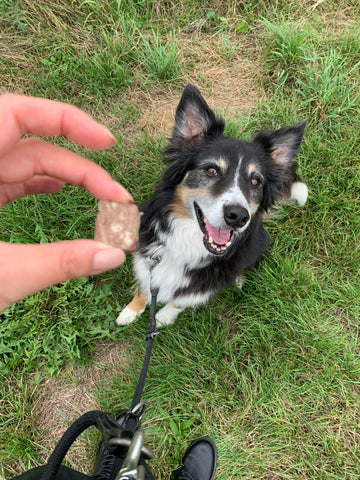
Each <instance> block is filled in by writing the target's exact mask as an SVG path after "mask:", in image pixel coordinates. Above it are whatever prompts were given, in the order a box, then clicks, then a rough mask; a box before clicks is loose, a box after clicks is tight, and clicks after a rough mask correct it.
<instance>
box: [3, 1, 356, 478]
mask: <svg viewBox="0 0 360 480" xmlns="http://www.w3.org/2000/svg"><path fill="white" fill-rule="evenodd" d="M359 20H360V9H359V5H358V2H356V1H353V0H346V1H345V2H333V1H326V2H310V1H306V2H303V1H299V0H290V1H286V2H285V1H282V0H277V1H276V2H258V1H246V2H242V1H241V2H238V1H235V0H234V1H233V0H231V1H225V0H224V1H223V0H217V1H215V0H214V1H207V2H203V1H202V0H201V1H200V0H195V1H194V0H191V1H190V0H170V1H167V2H160V1H158V0H151V1H150V0H146V1H140V0H136V1H128V0H121V1H115V0H114V1H112V0H103V1H100V0H85V1H82V2H80V1H79V2H78V1H71V2H70V1H67V0H61V1H59V2H48V1H47V0H39V1H37V2H31V1H30V0H22V1H18V2H13V1H11V0H3V1H2V2H0V39H1V41H0V78H1V84H0V87H1V91H5V90H10V91H14V92H20V93H25V94H28V95H37V96H41V97H49V98H54V99H57V100H61V101H68V102H71V103H74V104H76V105H78V106H80V107H82V108H84V109H86V110H87V111H88V112H89V113H91V114H92V115H94V117H95V118H97V119H98V120H99V121H102V122H103V123H105V124H106V125H107V126H108V127H109V128H110V129H111V130H112V131H113V132H114V133H115V135H116V137H117V140H118V142H117V145H116V146H115V147H113V148H111V149H109V150H107V151H106V152H91V151H88V150H86V149H83V148H80V147H76V146H73V145H71V144H70V142H67V141H66V140H64V139H56V140H53V141H56V142H57V143H59V144H60V145H62V146H66V147H69V148H73V149H75V150H76V151H77V152H79V153H81V154H83V155H86V156H87V157H88V158H90V159H91V160H93V161H95V162H97V163H99V164H100V165H101V166H103V167H104V168H106V169H107V170H108V171H109V172H110V173H111V175H112V176H113V177H114V178H116V179H118V180H119V181H121V182H122V183H123V184H124V186H125V187H126V188H128V189H129V190H130V191H131V193H132V194H133V196H134V198H135V201H136V202H137V203H140V202H141V201H143V200H144V199H145V198H147V197H148V196H149V195H150V194H151V192H152V190H153V187H154V184H155V183H156V181H157V179H158V178H159V175H160V172H161V170H162V168H163V165H162V162H161V160H162V153H161V152H162V149H163V147H164V145H165V137H166V135H167V134H165V133H164V134H163V135H160V134H153V133H152V132H151V131H150V130H148V129H147V126H146V123H145V122H144V111H145V110H146V109H149V108H150V109H153V108H155V117H156V116H157V115H158V114H160V113H159V111H158V110H156V107H157V105H158V104H160V103H161V102H164V99H167V101H168V104H169V105H171V106H172V107H173V106H174V105H175V104H176V100H177V99H178V98H179V97H180V95H181V87H182V86H184V85H185V84H186V83H187V82H188V81H192V82H196V83H197V82H198V83H199V84H200V87H202V89H203V93H204V96H205V97H206V98H207V99H208V100H209V103H210V105H211V106H213V105H212V102H215V103H216V101H217V99H219V98H221V102H223V104H222V107H221V106H220V108H224V109H226V107H227V106H229V109H228V111H227V113H226V117H227V118H226V120H227V124H226V132H227V133H228V134H230V135H233V136H237V137H241V138H245V139H250V138H251V137H252V136H253V135H254V134H255V133H256V132H257V131H258V130H259V129H260V128H261V127H270V128H277V127H280V126H281V125H283V124H293V123H297V122H299V121H301V120H303V119H305V118H306V119H307V128H306V132H305V138H304V143H303V145H302V147H301V150H300V153H299V156H298V163H299V172H300V174H301V177H302V178H303V179H304V181H306V183H307V184H308V186H309V192H310V194H309V200H308V202H307V204H306V205H305V206H304V207H303V208H300V207H299V206H297V205H293V204H290V205H281V206H279V207H278V208H276V209H275V211H274V213H273V214H272V215H271V216H270V217H269V218H267V219H266V221H265V223H266V229H267V230H268V232H269V234H270V236H271V238H272V243H271V246H270V248H269V249H268V251H267V253H266V255H265V256H264V258H263V261H262V262H261V263H260V265H259V266H258V267H257V268H256V269H254V270H252V271H251V272H249V274H248V276H247V279H246V282H245V284H244V287H243V289H242V291H239V290H238V289H237V288H236V287H235V286H234V287H230V288H228V289H226V290H224V291H222V292H219V293H218V294H217V295H216V296H215V297H214V298H213V299H211V301H210V302H209V303H208V304H207V305H205V306H203V307H198V308H196V309H194V310H191V309H189V310H188V311H185V312H184V313H183V314H182V315H181V317H180V318H179V320H178V321H177V322H176V324H174V325H173V326H171V327H169V328H166V329H164V330H163V331H162V332H161V335H160V336H159V337H158V338H157V340H156V344H155V347H154V355H153V357H152V361H151V366H150V370H149V376H148V381H147V384H146V388H145V395H144V399H145V400H146V402H147V404H148V408H147V411H146V414H145V416H144V424H143V426H144V428H145V432H146V434H147V437H146V442H147V444H148V445H150V446H151V447H152V448H153V449H154V451H155V454H156V457H155V458H156V460H155V461H154V462H153V464H152V468H153V470H154V471H155V473H156V475H157V478H169V474H170V471H171V469H173V468H175V466H176V465H177V461H178V459H179V457H180V455H181V453H182V452H183V450H184V449H185V447H186V446H187V444H188V443H189V442H190V440H192V439H193V438H195V437H197V436H200V435H205V434H206V435H210V436H212V437H213V438H214V439H215V441H216V444H217V446H218V451H219V464H218V470H217V477H216V478H222V479H223V478H225V479H229V480H230V479H235V478H236V479H239V478H244V479H245V478H246V479H249V480H250V479H254V480H255V479H266V478H267V479H270V478H271V479H274V480H280V479H283V480H285V479H288V480H305V479H306V480H319V479H322V480H340V479H341V480H343V479H347V480H355V479H357V478H359V475H360V463H359V453H358V452H359V445H360V435H359V432H360V427H359V425H360V415H359V404H360V363H359V361H360V358H359V348H360V343H359V331H360V330H359V329H360V324H359V321H360V320H359V319H360V302H359V298H360V272H359V265H360V247H359V238H360V220H359V219H360V216H359V205H360V193H359V192H360V168H359V157H360V145H359V131H360V113H359V112H360V111H359V91H360V89H359V81H360V76H359V61H360V55H359V51H360V50H359V35H360V31H359ZM243 60H246V62H249V63H251V65H252V66H253V69H252V70H251V72H252V75H253V77H254V78H251V81H252V83H251V87H252V89H253V90H255V91H256V92H257V96H256V101H254V102H253V104H252V105H250V106H248V107H247V108H246V109H244V110H242V111H237V110H236V109H234V108H233V104H236V105H237V104H238V100H239V99H235V98H233V97H231V93H226V94H225V91H226V92H231V88H230V89H229V88H228V87H229V85H230V86H232V85H233V86H234V88H235V85H236V82H238V81H241V78H242V77H241V76H239V77H238V76H236V75H235V76H234V77H232V78H230V79H228V78H227V77H226V72H227V71H231V72H232V73H234V72H236V73H237V72H238V73H239V75H240V74H243V73H244V72H243V69H244V68H245V67H244V65H246V63H242V62H243ZM217 68H218V71H219V75H218V77H217V78H216V81H215V82H214V77H211V75H210V73H209V72H214V71H216V69H217ZM254 72H255V73H254ZM245 73H246V72H245ZM239 78H240V80H239ZM214 85H215V87H214ZM219 85H222V86H223V88H222V87H221V88H220V87H219ZM222 90H224V91H222ZM248 96H249V95H248V94H247V92H245V93H244V98H242V99H241V100H243V101H244V103H245V101H246V100H248ZM223 97H226V98H223ZM229 97H230V98H229ZM235 100H236V101H235ZM240 103H241V102H240ZM162 104H164V103H162ZM215 106H216V107H217V108H219V103H217V105H215ZM169 109H170V108H169ZM165 113H167V112H165ZM169 118H170V117H169ZM171 121H172V120H171ZM169 122H170V120H169ZM169 128H170V130H171V126H170V125H169ZM95 215H96V202H95V201H94V199H92V198H91V196H90V195H89V194H87V193H86V192H84V191H82V190H80V189H78V188H75V187H71V186H67V187H65V189H64V190H63V191H61V192H58V193H56V194H54V195H51V196H43V195H40V196H36V197H26V198H24V199H21V200H19V201H16V202H14V203H13V204H11V205H6V206H4V207H3V208H2V210H1V211H0V224H1V240H2V241H11V242H18V243H28V242H32V243H36V242H49V241H55V240H65V239H70V238H91V237H92V236H93V225H94V221H95ZM132 283H133V278H132V273H131V259H130V258H129V259H127V261H126V263H125V264H124V265H123V267H122V268H120V269H119V270H118V271H111V272H108V273H106V274H103V275H100V276H98V277H96V278H82V279H78V280H74V281H70V282H66V283H64V284H60V285H56V286H54V287H52V288H50V289H47V290H46V291H44V292H40V293H37V294H35V295H32V296H31V297H29V298H27V299H25V300H23V301H21V302H19V303H18V304H16V305H14V306H12V307H10V308H9V309H8V310H6V311H5V312H4V313H3V314H2V315H1V327H0V365H1V369H0V372H1V380H2V381H1V386H0V409H1V412H0V413H1V419H2V428H1V430H0V437H1V438H0V459H1V460H0V477H1V478H4V479H5V478H10V477H11V476H12V475H14V474H16V473H20V472H23V471H24V470H26V469H28V468H30V467H33V466H36V465H39V464H41V463H43V462H44V460H45V458H46V456H47V455H46V452H45V451H44V450H45V449H46V447H45V445H50V444H52V445H55V444H56V442H57V440H58V437H57V436H56V437H55V436H54V435H53V434H52V430H53V426H54V424H58V423H61V422H62V423H63V424H64V430H65V427H66V426H67V425H68V423H69V422H70V421H71V420H73V419H74V418H70V415H68V414H67V412H66V411H65V409H64V408H63V407H62V406H61V403H60V406H58V407H57V412H53V416H54V418H53V419H52V422H53V423H51V422H50V423H49V424H47V425H43V424H41V423H39V422H38V421H37V418H38V417H37V415H36V411H37V408H38V405H39V404H40V400H41V398H42V397H43V395H44V392H45V390H46V389H48V388H49V384H50V383H51V382H50V380H51V379H54V380H56V381H57V382H62V383H64V384H66V386H67V387H68V388H70V389H71V387H72V386H73V387H74V388H75V386H76V385H78V384H81V383H82V382H84V381H85V379H87V378H88V377H89V376H90V377H91V375H93V374H94V371H95V370H96V371H97V370H98V369H100V371H101V375H100V378H99V376H97V377H96V386H94V389H93V390H91V391H89V395H90V396H91V397H93V398H94V400H96V402H97V403H98V407H99V408H100V409H102V410H105V411H109V412H112V413H114V414H115V413H117V412H118V411H119V410H121V409H123V408H127V407H128V405H129V403H130V400H131V397H132V394H133V391H134V388H135V385H136V381H137V377H138V373H139V370H140V366H141V363H142V358H143V352H144V347H145V346H144V341H143V333H144V330H145V328H146V322H147V318H146V317H147V315H146V314H145V315H143V316H142V317H141V319H140V320H139V321H138V322H136V323H135V324H133V325H131V326H129V327H125V328H121V329H120V328H116V326H115V322H114V320H115V318H116V315H117V314H118V312H119V311H120V309H121V308H123V307H124V306H125V305H126V304H127V302H128V301H129V300H130V299H131V296H132V290H131V286H132ZM146 313H148V312H147V311H146ZM112 348H115V349H116V350H121V349H125V351H126V356H125V357H124V360H123V363H120V364H118V365H112V366H111V368H110V367H109V365H108V364H107V363H104V366H103V363H102V361H99V360H98V358H99V355H100V356H101V355H102V356H104V355H105V354H106V353H108V352H109V351H110V350H111V349H112ZM80 372H83V373H80ZM94 378H95V377H94ZM47 393H49V392H47ZM55 394H56V393H54V395H55ZM58 400H59V402H61V398H59V399H58ZM77 411H78V412H79V413H84V412H83V411H82V405H81V402H80V404H79V405H77ZM49 413H51V412H49ZM56 415H58V416H56ZM45 439H46V442H45ZM98 440H99V438H98V436H96V435H95V434H94V435H93V436H91V435H90V437H89V440H88V442H89V443H90V444H91V445H92V447H93V448H86V457H87V458H88V463H87V464H86V465H84V464H83V458H84V456H78V455H77V454H76V452H75V453H74V452H73V453H72V454H71V455H70V456H69V459H68V464H69V465H71V466H73V467H74V468H77V469H79V470H81V471H85V472H88V473H90V472H91V468H92V467H93V464H94V456H95V451H96V446H97V444H98ZM47 453H49V452H47Z"/></svg>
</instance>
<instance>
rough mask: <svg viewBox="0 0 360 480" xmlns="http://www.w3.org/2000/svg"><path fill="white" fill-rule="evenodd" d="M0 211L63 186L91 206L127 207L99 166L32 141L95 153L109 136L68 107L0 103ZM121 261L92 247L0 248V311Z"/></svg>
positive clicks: (116, 253) (27, 100)
mask: <svg viewBox="0 0 360 480" xmlns="http://www.w3.org/2000/svg"><path fill="white" fill-rule="evenodd" d="M0 132H1V135H0V208H1V207H2V206H3V205H4V204H6V203H9V202H11V201H13V200H16V199H18V198H21V197H23V196H24V195H27V194H35V193H52V192H56V191H58V190H60V189H61V188H62V187H63V186H64V185H65V183H66V182H68V183H71V184H73V185H79V186H82V187H85V188H86V189H87V190H88V191H89V192H90V193H91V194H92V195H93V196H94V197H96V198H97V199H99V200H100V199H104V200H112V201H115V202H129V201H131V200H132V198H131V196H130V194H129V193H128V192H127V191H126V190H125V189H124V188H123V187H122V186H121V185H120V184H118V183H117V182H115V181H114V180H112V178H111V177H110V175H109V174H108V173H107V172H105V171H104V170H103V169H102V168H101V167H100V166H98V165H97V164H95V163H93V162H91V161H90V160H87V159H86V158H84V157H81V156H80V155H77V154H75V153H74V152H71V151H69V150H67V149H64V148H61V147H58V146H56V145H53V144H50V143H47V142H45V141H44V140H41V139H40V138H35V137H28V138H23V136H24V135H36V136H48V137H50V136H57V135H64V136H65V137H67V138H68V139H69V140H71V141H73V142H76V143H78V144H80V145H83V146H85V147H88V148H91V149H96V150H98V149H99V150H100V149H103V148H107V147H109V146H111V145H113V144H114V143H115V139H114V137H113V136H112V134H111V133H110V132H109V130H107V129H106V128H105V127H103V126H102V125H100V124H99V123H97V122H96V121H95V120H93V119H92V118H91V117H90V116H88V115H87V114H86V113H85V112H83V111H81V110H79V109H77V108H76V107H74V106H71V105H67V104H64V103H60V102H55V101H51V100H46V99H40V98H34V97H24V96H20V95H12V94H5V95H2V96H0ZM124 260H125V253H124V252H123V251H122V250H120V249H114V248H111V247H109V246H107V245H104V244H102V243H99V242H95V241H94V240H67V241H64V242H55V243H49V244H41V245H17V244H8V243H5V242H0V265H1V268H0V311H1V310H4V309H5V308H7V307H8V306H10V305H11V304H12V303H14V302H16V301H18V300H20V299H22V298H24V297H26V296H27V295H29V294H31V293H34V292H36V291H38V290H42V289H43V288H46V287H48V286H50V285H54V284H56V283H59V282H63V281H65V280H69V279H72V278H77V277H82V276H86V275H93V274H97V273H101V272H104V271H106V270H109V269H111V268H115V267H117V266H119V265H120V264H121V263H123V262H124Z"/></svg>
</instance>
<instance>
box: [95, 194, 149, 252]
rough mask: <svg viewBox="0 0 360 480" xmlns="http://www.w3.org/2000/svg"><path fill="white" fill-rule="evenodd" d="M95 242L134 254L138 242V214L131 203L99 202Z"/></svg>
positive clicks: (135, 207)
mask: <svg viewBox="0 0 360 480" xmlns="http://www.w3.org/2000/svg"><path fill="white" fill-rule="evenodd" d="M98 207H99V212H98V215H97V217H96V223H95V235H94V238H95V240H97V241H99V242H102V243H106V244H107V245H110V246H112V247H115V248H121V249H122V250H125V251H126V252H134V251H135V250H136V246H137V243H138V240H139V227H140V213H139V210H138V208H137V206H136V205H134V204H133V203H116V202H110V201H108V200H100V201H99V206H98Z"/></svg>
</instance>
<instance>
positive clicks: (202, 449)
mask: <svg viewBox="0 0 360 480" xmlns="http://www.w3.org/2000/svg"><path fill="white" fill-rule="evenodd" d="M216 462H217V450H216V445H215V443H214V442H213V440H211V438H209V437H201V438H197V439H196V440H194V441H193V442H191V443H190V445H189V446H188V448H187V449H186V451H185V453H184V456H183V458H182V460H181V463H182V465H181V466H180V467H178V468H177V469H176V470H174V471H173V472H172V474H171V477H170V478H171V480H212V479H213V478H214V475H215V469H216Z"/></svg>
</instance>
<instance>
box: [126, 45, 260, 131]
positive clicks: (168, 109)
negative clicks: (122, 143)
mask: <svg viewBox="0 0 360 480" xmlns="http://www.w3.org/2000/svg"><path fill="white" fill-rule="evenodd" d="M236 41H237V42H238V40H236ZM221 42H222V40H221V38H220V37H219V36H217V37H212V36H203V37H202V38H201V41H200V40H198V41H196V40H191V39H189V38H188V37H186V38H182V39H180V40H179V48H180V49H181V51H182V55H183V59H184V60H185V63H186V64H190V65H192V68H187V70H188V73H187V75H186V77H185V79H184V81H183V84H184V86H185V85H186V84H187V83H193V84H195V85H196V86H197V87H198V88H199V89H200V91H201V93H202V95H203V96H204V98H205V100H206V101H207V103H208V105H209V106H210V108H212V109H214V110H215V111H216V112H217V114H219V115H222V116H229V117H232V116H237V115H238V114H239V113H247V112H248V111H249V110H250V109H251V108H254V107H255V106H256V105H257V104H258V102H259V100H260V99H261V91H260V87H259V81H258V79H259V78H260V77H261V73H260V72H261V71H260V64H259V63H260V62H259V60H258V57H257V55H256V48H255V47H254V45H250V44H249V45H244V44H241V45H240V44H238V45H237V44H236V45H237V46H236V48H235V47H234V48H235V51H234V52H233V53H232V56H231V60H230V59H228V58H226V52H225V51H224V49H225V50H226V48H228V49H229V48H231V47H229V44H228V46H227V47H226V46H222V44H221ZM229 42H230V40H229ZM234 42H235V40H234ZM249 51H250V52H252V53H253V54H254V55H253V56H252V55H251V54H250V53H249ZM128 96H129V97H130V98H132V100H133V101H135V102H136V104H137V105H138V106H139V108H140V111H141V112H142V113H141V118H140V127H141V129H142V130H144V131H146V132H147V133H149V134H151V135H153V136H169V135H170V134H171V131H172V128H173V124H174V117H175V111H176V107H177V105H178V103H179V100H180V96H181V90H178V91H177V90H174V91H171V90H170V89H169V88H167V87H166V85H163V86H161V85H159V86H158V87H155V88H152V90H151V92H145V91H144V90H140V89H137V88H134V87H132V88H131V89H130V90H129V92H128Z"/></svg>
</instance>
